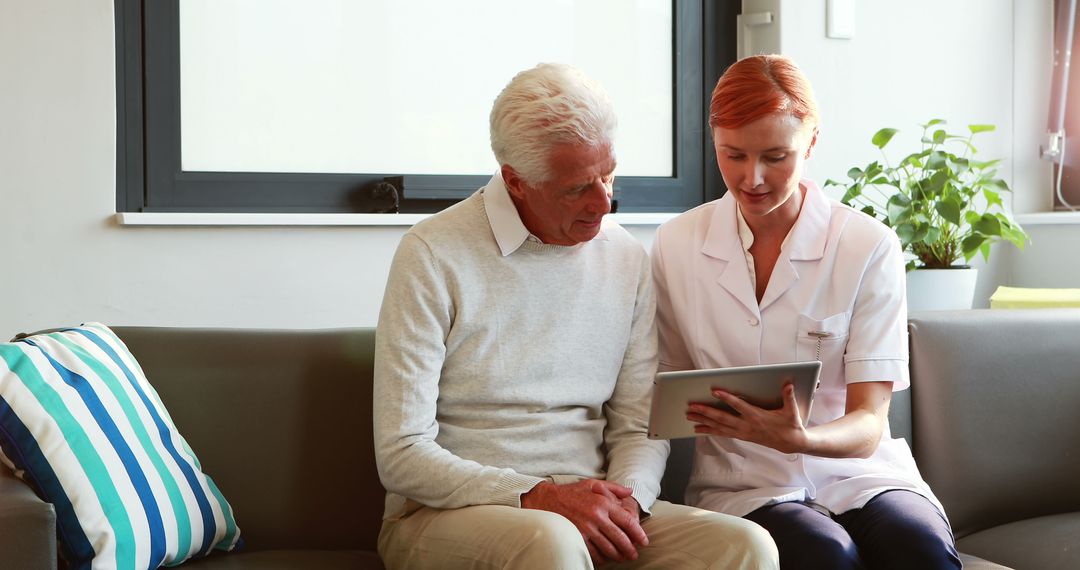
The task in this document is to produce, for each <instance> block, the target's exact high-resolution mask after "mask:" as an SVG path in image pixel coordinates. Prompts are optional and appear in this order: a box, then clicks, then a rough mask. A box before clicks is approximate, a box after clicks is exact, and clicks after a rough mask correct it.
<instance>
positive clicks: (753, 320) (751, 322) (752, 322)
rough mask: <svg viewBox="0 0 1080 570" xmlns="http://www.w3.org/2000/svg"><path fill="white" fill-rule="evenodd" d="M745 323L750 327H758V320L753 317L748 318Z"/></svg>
mask: <svg viewBox="0 0 1080 570" xmlns="http://www.w3.org/2000/svg"><path fill="white" fill-rule="evenodd" d="M746 322H748V323H750V326H752V327H756V326H758V320H757V319H755V318H753V317H750V318H749V319H748V320H747V321H746Z"/></svg>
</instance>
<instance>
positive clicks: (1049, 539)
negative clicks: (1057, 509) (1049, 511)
mask: <svg viewBox="0 0 1080 570" xmlns="http://www.w3.org/2000/svg"><path fill="white" fill-rule="evenodd" d="M957 548H959V549H960V550H962V551H964V552H968V553H971V554H974V555H976V556H979V557H982V558H986V559H987V560H993V561H994V562H997V563H999V564H1004V565H1006V566H1010V567H1012V568H1016V569H1017V570H1025V569H1027V568H1032V569H1045V568H1080V513H1064V514H1059V515H1049V516H1045V517H1037V518H1032V519H1027V520H1022V521H1018V522H1014V523H1008V524H1003V525H999V526H995V527H992V528H988V529H986V530H983V531H979V532H976V533H974V534H969V535H967V536H965V537H963V538H961V539H959V540H958V541H957Z"/></svg>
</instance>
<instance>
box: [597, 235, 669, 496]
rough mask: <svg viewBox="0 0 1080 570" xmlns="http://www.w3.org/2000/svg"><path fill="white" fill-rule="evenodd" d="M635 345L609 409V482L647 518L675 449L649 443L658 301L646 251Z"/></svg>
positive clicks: (606, 435) (628, 353) (636, 312)
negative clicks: (626, 491) (624, 490)
mask: <svg viewBox="0 0 1080 570" xmlns="http://www.w3.org/2000/svg"><path fill="white" fill-rule="evenodd" d="M641 258H642V259H641V269H640V271H639V272H638V286H637V299H636V301H635V304H634V318H633V322H632V324H631V330H630V342H629V343H628V345H627V347H626V353H625V354H624V356H623V361H622V368H621V370H620V371H619V378H618V380H617V382H616V384H615V390H614V393H613V394H612V396H611V399H610V400H609V401H608V402H607V403H606V404H605V406H604V412H605V415H606V417H607V428H606V429H605V431H604V442H605V444H606V445H607V460H608V473H607V478H608V480H609V481H613V482H615V483H619V484H621V485H625V486H627V487H630V488H631V489H632V490H633V496H634V499H636V500H637V502H638V505H640V506H641V508H642V510H644V511H645V512H646V513H648V512H649V509H650V508H651V507H652V504H653V503H654V502H655V501H656V497H657V496H659V494H660V479H661V477H663V475H664V467H665V464H666V462H667V456H668V452H669V451H670V445H669V444H668V442H667V441H661V440H651V439H649V438H648V429H649V425H648V424H649V407H650V403H651V401H652V386H653V380H654V378H655V376H656V329H655V327H654V313H655V311H656V297H655V295H654V294H653V287H652V276H651V273H650V271H649V259H648V256H646V255H645V254H644V251H642V255H641Z"/></svg>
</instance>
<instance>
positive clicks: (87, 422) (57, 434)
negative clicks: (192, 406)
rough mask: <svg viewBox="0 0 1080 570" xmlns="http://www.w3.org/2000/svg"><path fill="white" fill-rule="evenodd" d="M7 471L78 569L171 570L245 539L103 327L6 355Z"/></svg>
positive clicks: (53, 336) (0, 447)
mask: <svg viewBox="0 0 1080 570" xmlns="http://www.w3.org/2000/svg"><path fill="white" fill-rule="evenodd" d="M0 460H3V462H4V463H6V464H7V465H8V466H9V467H12V468H13V469H14V470H15V471H16V474H17V475H19V476H20V477H22V478H23V479H24V480H26V481H28V482H29V483H30V484H31V486H33V487H34V488H36V489H38V490H39V492H40V493H41V494H42V495H43V497H45V498H46V500H48V501H49V502H52V503H53V504H54V505H55V507H56V510H57V519H58V522H57V526H58V534H59V538H60V541H61V548H62V549H63V550H64V552H65V555H66V556H65V557H66V558H67V559H68V560H69V561H71V562H72V566H73V567H74V568H120V569H128V568H131V569H136V568H157V567H159V566H162V565H166V566H173V565H176V564H179V563H180V562H182V561H184V560H186V559H188V558H190V557H195V556H204V555H206V554H208V553H209V552H210V551H211V550H212V549H214V548H217V549H224V550H231V549H232V548H234V547H235V546H236V545H237V543H238V541H239V538H240V533H239V530H238V529H237V527H236V522H235V520H234V519H233V513H232V508H231V507H230V506H229V504H228V502H227V501H226V500H225V498H224V497H223V496H222V494H221V492H220V491H219V490H218V488H217V486H216V485H214V482H213V481H212V480H211V479H210V478H209V477H208V476H206V475H205V474H203V473H202V471H201V468H200V466H199V462H198V459H197V458H196V457H195V455H194V453H192V452H191V449H190V447H189V446H188V444H187V442H186V441H184V439H183V437H182V436H181V435H180V434H179V432H178V431H177V430H176V427H175V425H173V422H172V419H171V418H170V417H169V414H168V412H167V411H166V410H165V408H164V406H163V405H162V404H161V400H160V398H159V397H158V395H157V393H156V392H155V391H154V389H153V387H151V386H150V384H149V382H147V380H146V377H145V376H144V374H143V372H142V369H141V367H140V366H139V365H138V363H137V362H136V361H135V359H134V357H133V356H132V355H131V353H130V352H129V351H128V350H127V347H126V346H124V344H123V342H121V341H120V339H119V338H118V337H117V336H116V335H115V334H114V333H113V332H112V331H111V330H109V329H108V328H107V327H105V326H104V325H101V324H97V323H91V324H88V325H84V326H82V327H78V328H73V329H69V330H65V331H62V332H56V333H49V334H43V335H35V336H32V337H29V338H27V339H23V340H22V341H19V342H13V343H4V344H0Z"/></svg>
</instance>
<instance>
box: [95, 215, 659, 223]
mask: <svg viewBox="0 0 1080 570" xmlns="http://www.w3.org/2000/svg"><path fill="white" fill-rule="evenodd" d="M430 215H431V214H208V213H182V212H118V213H117V214H116V217H115V219H116V223H117V224H119V225H121V226H411V225H413V224H415V223H417V222H419V221H420V220H423V219H424V218H427V217H428V216H430ZM677 215H678V213H674V212H672V213H666V212H665V213H655V214H652V213H647V214H630V213H627V214H610V215H609V217H610V218H611V219H613V220H614V221H616V222H618V223H619V224H620V225H623V226H655V225H660V224H662V223H664V222H666V221H668V220H670V219H671V218H674V217H675V216H677Z"/></svg>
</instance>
